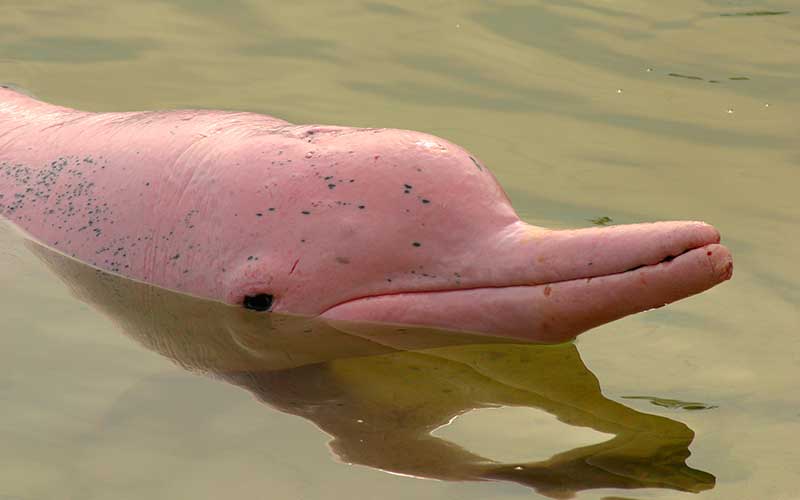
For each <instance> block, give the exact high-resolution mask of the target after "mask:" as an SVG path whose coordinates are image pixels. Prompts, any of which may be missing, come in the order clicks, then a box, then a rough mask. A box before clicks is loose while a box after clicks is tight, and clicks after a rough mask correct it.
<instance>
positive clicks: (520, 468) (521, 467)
mask: <svg viewBox="0 0 800 500" xmlns="http://www.w3.org/2000/svg"><path fill="white" fill-rule="evenodd" d="M514 470H525V467H523V466H521V465H517V466H516V467H514Z"/></svg>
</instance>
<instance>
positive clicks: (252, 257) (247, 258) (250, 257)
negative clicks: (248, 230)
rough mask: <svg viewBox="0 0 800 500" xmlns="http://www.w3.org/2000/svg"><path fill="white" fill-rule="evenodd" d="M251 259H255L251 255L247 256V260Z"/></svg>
mask: <svg viewBox="0 0 800 500" xmlns="http://www.w3.org/2000/svg"><path fill="white" fill-rule="evenodd" d="M253 259H255V257H253V256H252V255H251V256H250V257H248V258H247V260H253Z"/></svg>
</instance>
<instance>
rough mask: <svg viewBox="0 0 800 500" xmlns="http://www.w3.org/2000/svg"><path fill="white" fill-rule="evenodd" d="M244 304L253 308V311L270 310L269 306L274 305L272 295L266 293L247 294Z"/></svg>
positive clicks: (248, 307)
mask: <svg viewBox="0 0 800 500" xmlns="http://www.w3.org/2000/svg"><path fill="white" fill-rule="evenodd" d="M242 305H243V306H244V308H245V309H252V310H253V311H262V312H263V311H269V308H270V307H272V295H269V294H266V293H259V294H258V295H245V296H244V303H243V304H242Z"/></svg>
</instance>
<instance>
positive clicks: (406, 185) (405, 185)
mask: <svg viewBox="0 0 800 500" xmlns="http://www.w3.org/2000/svg"><path fill="white" fill-rule="evenodd" d="M403 187H404V188H406V189H413V188H414V187H413V186H412V185H411V184H403Z"/></svg>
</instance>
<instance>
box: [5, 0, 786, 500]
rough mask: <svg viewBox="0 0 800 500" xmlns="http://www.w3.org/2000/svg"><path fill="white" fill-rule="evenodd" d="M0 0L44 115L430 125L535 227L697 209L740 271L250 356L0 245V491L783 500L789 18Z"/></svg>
mask: <svg viewBox="0 0 800 500" xmlns="http://www.w3.org/2000/svg"><path fill="white" fill-rule="evenodd" d="M2 3H3V15H2V18H0V81H4V82H14V83H17V84H19V85H21V86H22V87H24V88H27V89H29V90H30V91H32V92H33V93H34V94H36V95H37V96H39V97H41V98H42V99H44V100H47V101H51V102H55V103H59V104H64V105H69V106H73V107H78V108H84V109H90V110H127V109H152V108H176V107H204V108H225V109H244V110H254V111H261V112H265V113H269V114H273V115H276V116H279V117H281V118H285V119H288V120H290V121H293V122H297V123H307V122H319V123H334V124H342V125H354V126H356V125H357V126H387V127H397V128H410V129H417V130H423V131H426V132H431V133H434V134H437V135H441V136H443V137H445V138H447V139H450V140H452V141H454V142H457V143H459V144H461V145H463V146H465V147H467V148H468V149H470V150H471V151H473V152H474V153H476V154H477V155H478V156H480V157H481V159H482V160H483V161H484V162H485V163H486V164H488V165H490V166H491V168H492V170H493V172H494V173H495V174H496V175H497V177H498V178H499V180H500V182H501V184H503V186H504V187H505V188H506V189H507V191H508V192H509V195H510V196H511V198H512V200H513V202H514V205H515V206H516V207H517V209H518V211H519V212H520V214H521V215H522V217H523V218H524V219H526V220H527V221H529V222H532V223H536V224H539V225H545V226H551V227H577V226H589V225H592V224H596V223H599V222H598V221H602V223H604V224H614V223H628V222H638V221H648V220H659V219H702V220H706V221H708V222H710V223H712V224H714V225H715V226H717V227H718V228H719V229H720V230H721V231H722V234H723V238H724V242H725V243H726V244H727V245H728V246H729V247H730V248H731V249H732V251H733V253H734V256H735V259H736V271H735V277H734V279H733V280H732V281H731V282H729V283H726V284H724V285H722V286H720V287H718V288H716V289H714V290H712V291H710V292H707V293H705V294H702V295H700V296H697V297H694V298H691V299H688V300H685V301H683V302H680V303H678V304H674V305H672V306H670V307H668V308H665V309H661V310H658V311H652V312H649V313H646V314H640V315H637V316H634V317H631V318H627V319H625V320H622V321H617V322H615V323H612V324H609V325H606V326H604V327H602V328H598V329H596V330H594V331H592V332H590V333H587V334H585V335H584V336H582V337H581V338H580V340H579V341H578V342H577V343H576V344H575V345H563V346H550V347H531V346H515V345H506V344H490V345H479V346H476V345H460V344H462V341H461V340H460V339H458V338H441V337H436V335H434V334H433V333H432V332H425V331H419V332H403V333H404V334H403V335H397V332H391V331H387V332H381V331H380V329H374V330H369V331H364V330H363V329H359V328H356V327H348V326H343V327H341V328H339V329H329V330H325V329H324V328H322V327H319V325H306V324H303V323H294V322H293V321H291V318H290V319H287V320H286V322H284V323H279V322H278V321H277V320H276V321H275V322H273V323H274V324H270V325H267V326H269V327H270V328H273V329H274V331H275V332H278V333H276V335H274V336H273V337H270V339H271V340H270V342H265V341H264V338H263V337H262V336H260V335H258V334H257V332H260V331H263V328H262V326H264V325H260V324H252V322H249V321H248V320H247V319H246V318H244V319H243V318H242V317H240V316H239V315H238V312H234V311H231V310H227V309H221V310H218V311H217V310H215V309H213V308H209V307H208V306H207V304H201V303H196V302H193V301H186V300H185V299H181V298H180V297H174V296H171V295H169V294H168V295H169V296H168V297H165V296H162V295H159V294H162V293H163V292H159V291H154V290H152V289H147V288H139V287H137V286H130V284H127V285H126V284H125V283H120V282H118V281H116V280H114V279H113V278H110V277H104V278H103V279H100V280H98V279H97V277H96V276H94V275H93V274H92V273H91V272H89V273H88V275H87V271H86V270H85V269H81V268H80V266H74V265H70V263H69V262H67V263H65V262H59V260H58V258H57V256H52V255H49V254H47V252H46V251H45V250H42V249H37V248H35V247H30V246H29V245H25V244H23V242H21V241H20V240H19V238H17V237H16V236H15V235H14V233H13V232H10V231H2V232H0V283H2V284H3V287H2V289H1V290H0V318H1V321H2V325H3V328H2V330H3V333H2V335H0V362H2V366H3V369H2V372H1V373H2V377H0V402H2V410H3V411H2V414H0V442H1V443H2V446H0V498H2V499H5V498H10V499H26V500H42V499H106V498H114V499H141V498H149V499H161V498H163V499H167V498H169V499H172V498H201V499H202V498H207V499H212V498H291V499H295V498H297V499H322V498H326V499H327V498H354V497H355V498H380V499H382V500H384V499H385V500H389V499H405V498H416V499H420V500H421V499H440V498H465V499H473V498H474V499H478V498H481V499H483V498H498V499H506V498H509V499H510V498H537V497H539V498H546V496H545V495H549V496H551V497H564V496H567V495H568V494H570V492H573V491H574V492H577V493H576V494H577V496H578V498H585V499H592V498H607V499H611V498H628V499H632V498H637V499H644V498H670V499H672V498H689V497H690V495H691V498H704V499H706V498H707V499H712V498H714V499H716V498H719V499H751V498H770V499H778V500H791V499H794V498H798V496H797V493H796V488H797V484H798V479H800V451H798V448H800V446H798V445H799V444H800V439H799V438H798V437H797V436H798V435H800V392H798V390H797V383H796V380H797V378H798V376H799V375H800V338H798V335H797V333H798V331H800V311H799V309H800V307H799V305H800V266H798V265H797V263H796V260H795V258H796V256H797V255H798V249H799V248H800V230H798V229H799V227H798V226H800V215H798V209H797V201H796V200H797V194H796V193H797V191H798V188H800V149H799V148H798V137H799V136H800V134H799V132H800V120H798V118H797V117H798V116H800V103H799V101H798V99H797V89H798V88H800V59H798V51H797V47H798V44H800V5H797V3H796V2H789V1H787V0H782V1H781V0H778V1H774V2H772V1H770V2H766V1H761V0H752V1H745V0H706V1H700V0H686V1H683V0H678V1H674V2H661V3H656V2H645V1H633V0H631V1H628V0H622V1H615V2H601V1H595V2H589V1H585V2H582V1H559V2H555V1H553V2H544V1H543V2H536V1H512V0H506V1H500V2H482V1H481V2H479V1H432V2H418V1H415V0H414V1H412V0H406V1H404V2H391V3H390V2H381V1H373V2H369V1H358V2H357V1H348V0H344V1H339V2H256V1H245V0H238V1H230V2H224V3H223V2H210V1H199V0H198V1H189V0H167V1H144V2H118V1H114V2H103V3H97V2H89V1H86V0H72V1H66V0H55V1H50V2H22V1H18V0H3V2H2ZM98 5H100V6H98ZM35 253H38V254H39V255H40V256H43V257H44V258H45V260H46V261H48V262H49V265H50V267H49V268H48V267H46V266H45V265H43V264H42V263H41V262H40V260H39V258H37V257H36V256H35V255H34V254H35ZM52 270H55V271H56V272H58V273H60V274H62V275H63V276H66V277H67V278H68V279H70V280H71V282H72V283H73V287H74V288H75V290H77V291H78V292H79V293H80V294H81V295H82V296H83V297H84V299H85V300H87V301H89V302H93V303H94V306H90V305H87V304H85V303H83V302H81V301H79V300H77V299H75V298H74V297H73V296H72V295H71V294H70V292H69V290H68V289H67V288H66V287H65V286H64V285H63V284H62V282H61V281H59V279H58V278H56V277H55V276H54V274H53V272H52ZM90 277H91V278H92V279H88V278H90ZM84 278H87V279H84ZM86 283H88V284H86ZM130 304H136V306H135V308H134V307H129V305H130ZM98 310H104V311H105V312H106V313H107V314H110V315H116V316H115V317H116V319H115V320H114V321H111V320H109V319H108V316H107V315H103V314H101V313H99V312H98ZM132 311H133V312H132ZM204 315H205V316H204ZM176 318H177V319H176ZM186 318H194V319H193V320H192V321H191V322H187V321H186ZM298 329H300V330H301V331H303V332H305V330H307V329H311V330H312V331H314V332H315V337H314V338H315V340H318V342H316V341H315V342H306V343H305V344H302V345H298V344H297V343H296V342H294V341H293V340H292V339H294V338H296V335H293V333H294V332H296V331H297V330H298ZM187 332H192V333H193V334H194V335H195V336H194V337H191V338H190V340H191V341H187ZM206 332H207V333H206ZM220 332H223V333H224V334H220ZM432 337H436V338H437V339H439V340H437V341H436V342H431V341H430V339H431V338H432ZM326 342H327V344H326ZM406 349H413V351H411V352H404V350H406ZM154 352H155V353H159V354H160V355H159V354H154ZM353 354H357V355H358V356H360V357H357V358H352V357H348V356H352V355H353ZM176 362H177V365H176ZM278 368H281V369H280V370H277V369H278ZM198 371H203V372H207V373H209V374H210V375H211V376H206V375H199V374H197V373H193V372H198ZM459 415H460V416H459ZM301 417H302V418H301ZM453 417H458V418H455V420H453V421H452V423H450V424H449V425H447V424H448V422H450V421H451V419H453ZM331 440H333V441H332V442H331V444H330V446H329V445H328V442H329V441H331ZM688 452H691V456H689V457H688V458H686V457H687V455H688ZM337 457H338V458H337ZM684 460H685V461H686V463H684ZM345 462H351V463H352V464H354V465H349V464H347V463H345ZM385 471H388V472H393V473H394V474H387V472H385ZM408 476H417V477H408ZM420 477H425V478H438V479H444V480H443V481H430V480H423V479H419V478H420ZM476 479H493V480H494V481H483V482H480V481H475V480H476ZM532 488H533V489H532ZM690 492H700V494H699V496H695V495H692V493H690Z"/></svg>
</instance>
